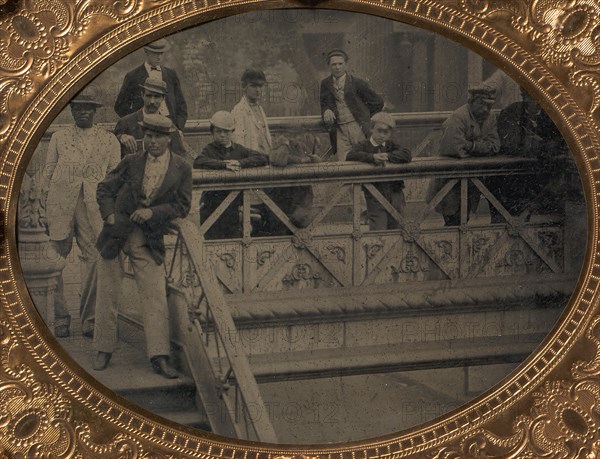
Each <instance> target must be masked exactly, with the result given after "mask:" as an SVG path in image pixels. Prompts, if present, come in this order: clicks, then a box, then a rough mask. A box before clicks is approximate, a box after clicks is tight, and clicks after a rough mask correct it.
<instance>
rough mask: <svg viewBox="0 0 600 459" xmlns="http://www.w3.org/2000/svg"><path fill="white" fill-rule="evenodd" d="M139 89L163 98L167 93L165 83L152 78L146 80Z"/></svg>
mask: <svg viewBox="0 0 600 459" xmlns="http://www.w3.org/2000/svg"><path fill="white" fill-rule="evenodd" d="M140 87H141V88H144V89H147V90H148V91H152V92H155V93H157V94H162V95H163V96H164V95H165V94H166V93H167V83H165V82H164V81H163V80H160V79H158V78H154V77H148V78H146V81H144V83H143V84H141V85H140Z"/></svg>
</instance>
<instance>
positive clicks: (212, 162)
mask: <svg viewBox="0 0 600 459" xmlns="http://www.w3.org/2000/svg"><path fill="white" fill-rule="evenodd" d="M228 159H235V160H237V161H239V162H240V166H241V167H242V168H246V167H260V166H266V165H267V163H268V161H269V158H268V157H267V155H263V154H262V153H259V152H258V151H254V150H251V149H249V148H246V147H244V146H243V145H240V144H239V143H233V142H232V144H231V147H230V148H225V147H224V146H222V145H220V144H218V143H217V142H211V143H209V144H208V145H207V146H206V147H204V150H202V153H200V155H198V157H196V159H195V160H194V168H199V169H225V160H228Z"/></svg>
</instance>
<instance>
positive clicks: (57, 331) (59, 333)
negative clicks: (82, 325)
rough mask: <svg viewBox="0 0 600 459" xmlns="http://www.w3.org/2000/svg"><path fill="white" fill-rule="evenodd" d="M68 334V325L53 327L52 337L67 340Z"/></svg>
mask: <svg viewBox="0 0 600 459" xmlns="http://www.w3.org/2000/svg"><path fill="white" fill-rule="evenodd" d="M70 334H71V332H70V331H69V326H68V325H57V326H56V327H54V336H56V337H57V338H68V337H69V335H70Z"/></svg>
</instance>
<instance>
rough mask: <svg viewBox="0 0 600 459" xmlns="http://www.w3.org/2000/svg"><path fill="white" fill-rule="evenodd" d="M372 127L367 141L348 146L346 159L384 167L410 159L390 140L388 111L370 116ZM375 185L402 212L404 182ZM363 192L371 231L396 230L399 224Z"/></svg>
mask: <svg viewBox="0 0 600 459" xmlns="http://www.w3.org/2000/svg"><path fill="white" fill-rule="evenodd" d="M371 123H372V125H373V127H372V128H371V136H370V138H369V140H363V141H361V142H358V143H357V144H355V145H354V146H353V147H352V150H351V151H350V153H348V157H347V158H346V160H348V161H362V162H365V163H370V164H373V165H375V166H380V167H385V164H386V163H387V162H391V163H407V162H409V161H410V160H411V154H410V151H409V150H408V149H407V148H403V147H401V146H400V145H398V144H397V143H396V142H394V141H393V140H392V139H391V138H392V133H393V131H394V129H395V127H396V121H395V120H394V118H393V117H392V115H390V114H389V113H383V112H379V113H376V114H375V115H373V117H372V118H371ZM375 188H377V190H379V192H380V193H381V194H382V195H383V197H384V198H385V199H386V200H387V201H388V202H389V203H390V204H391V205H392V206H393V207H394V209H396V210H397V211H398V213H399V214H400V215H402V214H403V213H404V208H405V207H406V201H405V199H404V181H402V180H397V181H395V182H384V183H377V184H375ZM365 194H366V196H365V197H366V201H367V215H368V217H369V229H371V230H372V231H377V230H388V229H398V228H400V224H399V222H398V221H396V220H395V219H394V218H392V217H391V216H390V215H389V214H388V213H387V211H386V210H385V209H384V207H383V206H382V205H381V203H380V202H379V201H378V200H377V199H375V197H374V196H373V195H372V194H371V193H365Z"/></svg>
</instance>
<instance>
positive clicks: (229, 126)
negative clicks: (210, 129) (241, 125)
mask: <svg viewBox="0 0 600 459" xmlns="http://www.w3.org/2000/svg"><path fill="white" fill-rule="evenodd" d="M209 121H210V124H211V125H213V126H214V127H216V128H219V129H225V130H226V131H233V130H234V129H235V120H234V119H233V115H232V114H231V113H229V112H227V111H225V110H220V111H218V112H216V113H215V114H214V115H213V116H212V117H211V118H210V120H209Z"/></svg>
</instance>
